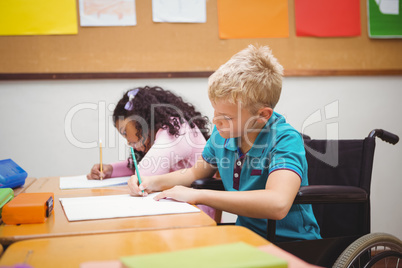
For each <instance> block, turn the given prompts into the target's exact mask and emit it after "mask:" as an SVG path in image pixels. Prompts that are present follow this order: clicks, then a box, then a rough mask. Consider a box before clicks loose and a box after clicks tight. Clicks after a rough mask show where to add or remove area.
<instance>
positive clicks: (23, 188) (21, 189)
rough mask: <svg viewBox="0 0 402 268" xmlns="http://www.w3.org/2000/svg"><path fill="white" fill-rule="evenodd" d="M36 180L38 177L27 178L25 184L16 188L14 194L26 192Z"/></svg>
mask: <svg viewBox="0 0 402 268" xmlns="http://www.w3.org/2000/svg"><path fill="white" fill-rule="evenodd" d="M35 181H36V178H29V177H28V178H26V179H25V183H24V185H22V186H21V187H18V188H15V189H13V190H14V196H17V195H19V194H20V193H23V192H25V191H26V190H27V189H28V188H29V187H30V186H31V185H32V184H33V183H34V182H35Z"/></svg>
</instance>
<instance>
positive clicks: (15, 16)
mask: <svg viewBox="0 0 402 268" xmlns="http://www.w3.org/2000/svg"><path fill="white" fill-rule="evenodd" d="M77 33H78V24H77V6H76V3H75V0H57V4H54V2H53V1H48V0H35V1H32V0H12V1H0V35H64V34H77Z"/></svg>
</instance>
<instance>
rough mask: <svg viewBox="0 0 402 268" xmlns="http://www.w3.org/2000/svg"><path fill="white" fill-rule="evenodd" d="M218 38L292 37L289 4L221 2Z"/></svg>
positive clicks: (279, 1) (256, 0)
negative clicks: (290, 34) (290, 33)
mask: <svg viewBox="0 0 402 268" xmlns="http://www.w3.org/2000/svg"><path fill="white" fill-rule="evenodd" d="M218 22H219V37H220V38H221V39H231V38H272V37H289V22H288V2H287V0H218Z"/></svg>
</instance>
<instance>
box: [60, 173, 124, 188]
mask: <svg viewBox="0 0 402 268" xmlns="http://www.w3.org/2000/svg"><path fill="white" fill-rule="evenodd" d="M129 178H130V177H116V178H110V179H104V180H88V179H87V176H86V175H79V176H73V177H60V189H61V190H66V189H81V188H101V187H109V186H118V185H126V184H127V181H128V179H129Z"/></svg>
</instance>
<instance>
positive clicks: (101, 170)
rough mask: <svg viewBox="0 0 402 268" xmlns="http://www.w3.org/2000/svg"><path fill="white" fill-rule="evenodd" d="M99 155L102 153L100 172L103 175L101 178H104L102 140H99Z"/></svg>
mask: <svg viewBox="0 0 402 268" xmlns="http://www.w3.org/2000/svg"><path fill="white" fill-rule="evenodd" d="M99 155H100V172H101V176H100V179H101V180H103V175H102V173H103V164H102V140H99Z"/></svg>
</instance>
